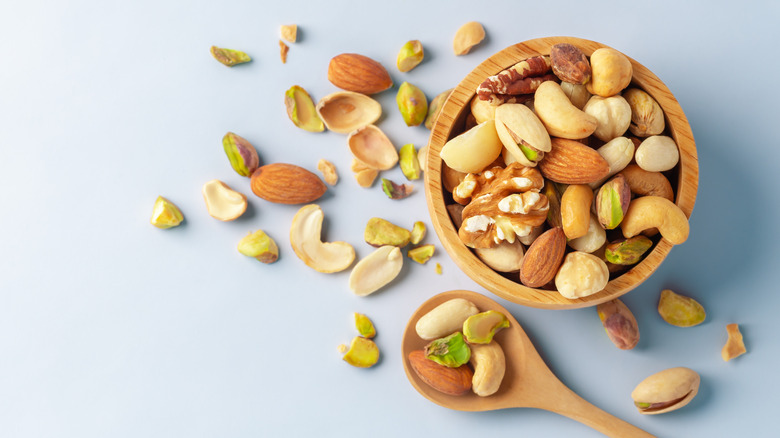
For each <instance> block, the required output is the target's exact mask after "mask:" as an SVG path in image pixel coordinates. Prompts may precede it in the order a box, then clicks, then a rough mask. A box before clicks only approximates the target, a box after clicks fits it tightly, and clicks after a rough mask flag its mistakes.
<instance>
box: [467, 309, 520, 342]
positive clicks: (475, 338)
mask: <svg viewBox="0 0 780 438" xmlns="http://www.w3.org/2000/svg"><path fill="white" fill-rule="evenodd" d="M507 327H509V320H508V319H507V318H506V315H504V314H503V313H501V312H497V311H495V310H488V311H486V312H482V313H477V314H476V315H472V316H470V317H468V319H466V321H464V322H463V335H464V336H465V337H466V340H467V341H468V342H469V343H470V344H489V343H490V341H492V340H493V336H495V334H496V333H497V332H498V331H499V330H501V329H503V328H507Z"/></svg>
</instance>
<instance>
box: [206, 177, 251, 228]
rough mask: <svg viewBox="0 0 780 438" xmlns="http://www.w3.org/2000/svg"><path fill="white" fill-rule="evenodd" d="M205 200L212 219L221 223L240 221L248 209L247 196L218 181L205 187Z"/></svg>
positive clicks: (212, 181) (213, 181)
mask: <svg viewBox="0 0 780 438" xmlns="http://www.w3.org/2000/svg"><path fill="white" fill-rule="evenodd" d="M203 199H204V200H205V201H206V208H207V209H208V211H209V214H210V215H211V217H213V218H214V219H219V220H221V221H232V220H235V219H238V217H239V216H241V215H242V214H244V212H245V211H246V207H247V202H246V196H244V195H243V194H242V193H238V192H237V191H235V190H233V189H231V188H230V187H229V186H228V185H227V184H225V183H223V182H222V181H220V180H217V179H215V180H211V181H209V182H207V183H206V184H204V185H203Z"/></svg>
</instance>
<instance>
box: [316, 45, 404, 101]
mask: <svg viewBox="0 0 780 438" xmlns="http://www.w3.org/2000/svg"><path fill="white" fill-rule="evenodd" d="M328 80H329V81H330V82H331V83H332V84H333V85H335V86H337V87H339V88H341V89H343V90H347V91H354V92H356V93H364V94H376V93H379V92H381V91H384V90H387V89H388V88H390V87H392V86H393V80H392V79H391V78H390V75H389V74H388V73H387V70H385V68H384V67H383V66H382V64H380V63H378V62H376V61H374V60H373V59H371V58H369V57H367V56H363V55H358V54H356V53H342V54H341V55H337V56H335V57H333V58H332V59H331V60H330V64H328Z"/></svg>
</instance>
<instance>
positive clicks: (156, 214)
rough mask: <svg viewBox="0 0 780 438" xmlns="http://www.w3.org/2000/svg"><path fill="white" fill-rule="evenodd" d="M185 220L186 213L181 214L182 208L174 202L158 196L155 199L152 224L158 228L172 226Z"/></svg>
mask: <svg viewBox="0 0 780 438" xmlns="http://www.w3.org/2000/svg"><path fill="white" fill-rule="evenodd" d="M183 220H184V215H182V214H181V210H179V207H177V206H176V205H175V204H174V203H173V202H171V201H169V200H167V199H165V198H163V197H162V196H158V197H157V200H156V201H154V208H153V209H152V219H151V221H150V222H151V224H152V225H154V226H155V227H157V228H162V229H166V228H172V227H175V226H178V225H179V224H181V222H182V221H183Z"/></svg>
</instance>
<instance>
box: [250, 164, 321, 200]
mask: <svg viewBox="0 0 780 438" xmlns="http://www.w3.org/2000/svg"><path fill="white" fill-rule="evenodd" d="M251 184H252V192H253V193H254V194H255V195H257V196H259V197H261V198H263V199H265V200H266V201H269V202H275V203H277V204H303V203H306V202H312V201H314V200H316V199H318V198H319V197H320V196H322V195H323V194H325V191H326V190H327V189H328V188H327V186H326V185H325V183H324V182H322V180H321V179H320V178H319V177H318V176H317V175H315V174H313V173H312V172H309V171H308V170H306V169H304V168H302V167H299V166H296V165H294V164H287V163H273V164H266V165H265V166H262V167H259V168H258V169H257V170H255V171H254V173H253V174H252V183H251Z"/></svg>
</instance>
